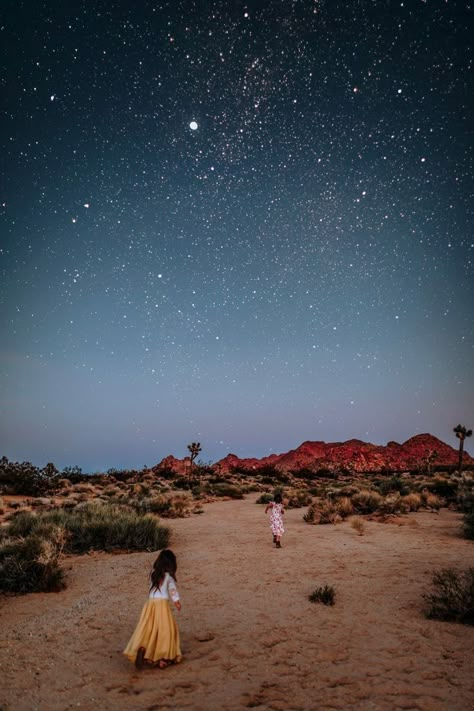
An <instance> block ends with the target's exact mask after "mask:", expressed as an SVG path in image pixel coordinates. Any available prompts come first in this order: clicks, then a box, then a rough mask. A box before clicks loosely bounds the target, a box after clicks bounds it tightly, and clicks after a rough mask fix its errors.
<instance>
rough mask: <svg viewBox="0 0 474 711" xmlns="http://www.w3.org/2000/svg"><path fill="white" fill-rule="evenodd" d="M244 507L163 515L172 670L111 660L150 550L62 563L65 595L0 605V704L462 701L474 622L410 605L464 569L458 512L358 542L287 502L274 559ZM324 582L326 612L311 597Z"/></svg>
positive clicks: (276, 705)
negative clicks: (176, 635) (173, 614)
mask: <svg viewBox="0 0 474 711" xmlns="http://www.w3.org/2000/svg"><path fill="white" fill-rule="evenodd" d="M254 502H255V495H254V496H251V497H248V498H247V499H246V500H244V501H226V502H218V503H213V504H208V505H205V506H204V509H205V513H204V514H203V515H200V516H198V515H194V516H192V517H191V518H187V519H179V520H173V521H171V522H170V525H171V528H172V531H173V540H172V548H173V550H174V551H175V552H176V554H177V557H178V565H179V569H178V582H179V588H180V592H181V596H182V602H183V609H182V611H181V613H178V624H179V627H180V631H181V637H182V648H183V654H184V660H183V663H182V664H181V665H178V666H174V667H170V668H168V669H166V670H162V671H161V670H158V669H145V670H143V671H141V672H137V671H136V670H135V669H134V667H133V666H132V665H131V664H130V663H129V662H128V661H127V660H126V659H125V657H123V656H122V654H121V652H122V649H123V647H124V646H125V644H126V642H127V640H128V637H129V635H130V634H131V632H132V630H133V627H134V625H135V623H136V621H137V618H138V614H139V612H140V610H141V606H142V604H143V602H144V600H145V597H146V592H147V591H146V587H147V574H148V570H149V568H150V565H151V563H152V561H153V560H154V557H155V555H154V554H153V553H145V554H144V553H134V554H117V555H107V554H104V553H97V554H91V555H86V556H81V557H68V558H66V561H65V562H66V566H67V568H68V569H69V572H68V588H67V589H66V590H65V591H63V592H61V593H57V594H54V593H50V594H33V595H28V596H25V597H17V598H5V597H3V598H0V627H1V630H2V637H1V650H0V674H1V685H0V709H1V710H2V711H32V710H33V709H35V710H36V709H37V710H38V711H63V710H65V709H73V708H74V709H76V708H83V709H106V710H108V709H110V710H112V709H114V711H122V710H125V709H127V710H128V709H132V710H133V709H137V710H141V709H147V710H149V711H152V710H153V709H154V710H156V711H158V709H159V710H160V711H166V710H168V709H169V710H170V711H171V710H172V709H173V710H175V709H194V710H196V711H209V710H214V709H215V710H221V709H222V710H227V709H229V710H232V709H245V708H254V709H275V710H285V711H293V710H294V711H297V710H298V711H299V710H305V711H306V710H312V709H314V710H318V711H321V710H325V709H348V708H350V709H360V710H361V711H366V710H371V709H372V710H377V711H393V710H395V709H406V710H410V711H411V710H414V709H420V710H422V711H438V710H440V711H441V710H444V709H450V711H465V710H467V709H472V708H474V675H473V673H472V652H473V650H474V628H472V627H466V626H462V625H456V624H450V623H444V622H436V621H429V620H426V618H425V617H424V616H423V614H422V611H421V607H422V593H423V591H424V590H426V589H427V588H428V587H429V586H430V580H431V573H432V571H433V570H434V569H439V568H440V567H447V566H454V567H456V568H465V567H467V566H468V565H474V547H473V544H472V542H470V541H467V540H465V539H463V538H461V537H459V527H460V521H461V515H460V514H458V513H456V512H452V511H447V510H443V511H441V512H440V513H439V514H433V513H426V512H424V513H417V514H410V516H407V517H405V518H403V519H399V521H398V524H397V523H391V524H381V523H377V522H368V524H367V530H366V533H365V535H364V536H358V535H357V534H356V532H355V531H354V530H353V529H352V528H351V526H350V525H349V523H347V522H346V523H343V524H339V525H336V526H331V525H328V526H310V525H308V524H305V523H304V522H303V520H302V515H303V512H304V510H303V509H294V510H290V511H288V512H287V514H286V516H287V521H286V523H287V533H286V534H285V536H284V537H283V548H282V549H281V550H277V549H275V548H273V546H272V543H271V536H270V530H269V528H268V524H267V521H266V518H265V516H264V514H263V508H262V507H261V506H256V505H255V503H254ZM326 583H328V584H330V585H333V586H334V587H335V589H336V604H335V606H334V607H325V606H323V605H317V604H312V603H310V602H309V600H308V595H309V594H310V593H311V592H312V591H313V590H314V588H315V587H317V586H319V585H324V584H326Z"/></svg>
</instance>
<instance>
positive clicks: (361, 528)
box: [351, 516, 365, 536]
mask: <svg viewBox="0 0 474 711" xmlns="http://www.w3.org/2000/svg"><path fill="white" fill-rule="evenodd" d="M351 526H352V528H353V529H354V531H357V533H358V534H359V536H363V535H364V533H365V521H364V520H363V519H362V518H360V516H353V517H352V518H351Z"/></svg>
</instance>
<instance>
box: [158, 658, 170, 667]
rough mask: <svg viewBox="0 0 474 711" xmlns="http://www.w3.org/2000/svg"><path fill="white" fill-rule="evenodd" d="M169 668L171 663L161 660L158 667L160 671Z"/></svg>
mask: <svg viewBox="0 0 474 711" xmlns="http://www.w3.org/2000/svg"><path fill="white" fill-rule="evenodd" d="M167 666H169V662H167V661H166V659H160V661H159V662H158V667H159V668H160V669H166V667H167Z"/></svg>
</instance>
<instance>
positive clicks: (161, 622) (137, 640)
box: [123, 548, 181, 669]
mask: <svg viewBox="0 0 474 711" xmlns="http://www.w3.org/2000/svg"><path fill="white" fill-rule="evenodd" d="M176 570H177V564H176V556H175V554H174V553H173V551H171V550H170V549H169V548H165V549H164V550H162V551H161V553H160V555H159V556H158V558H157V559H156V560H155V562H154V564H153V568H152V570H151V573H150V592H149V595H148V601H147V602H146V603H145V604H144V606H143V609H142V613H141V615H140V619H139V621H138V624H137V626H136V628H135V632H134V633H133V634H132V636H131V638H130V641H129V643H128V644H127V646H126V647H125V649H124V652H123V653H124V654H125V656H126V657H128V658H129V659H130V661H131V662H135V666H136V667H137V669H141V668H142V667H143V665H144V664H145V662H148V663H150V664H153V665H155V666H156V665H157V666H159V667H160V669H164V668H165V667H167V666H168V665H169V664H173V663H174V664H177V663H178V662H180V661H181V649H180V644H179V630H178V626H177V624H176V622H175V619H174V617H173V613H172V612H171V607H170V600H171V601H172V602H173V603H174V605H175V607H176V608H177V609H178V610H180V609H181V603H180V601H179V593H178V590H177V588H176Z"/></svg>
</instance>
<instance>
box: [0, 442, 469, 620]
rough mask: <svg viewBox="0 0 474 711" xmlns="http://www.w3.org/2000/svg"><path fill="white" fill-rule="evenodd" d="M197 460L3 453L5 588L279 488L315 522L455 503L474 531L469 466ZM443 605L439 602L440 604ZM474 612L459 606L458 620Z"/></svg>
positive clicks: (51, 584)
mask: <svg viewBox="0 0 474 711" xmlns="http://www.w3.org/2000/svg"><path fill="white" fill-rule="evenodd" d="M193 444H195V445H196V447H197V446H198V445H199V443H193ZM194 452H195V450H193V453H194ZM193 453H191V454H193ZM196 456H197V452H196ZM194 459H195V457H193V459H192V467H190V468H189V470H188V472H187V473H186V474H180V473H177V472H174V471H173V470H172V469H169V468H167V467H161V466H158V467H154V468H147V467H144V468H143V469H141V470H116V469H110V470H108V471H107V472H106V473H99V474H94V475H87V474H83V473H82V472H81V470H80V469H79V468H78V467H69V468H67V469H63V470H62V471H59V470H58V469H57V468H56V467H55V465H54V464H52V463H50V464H48V465H46V467H44V468H42V469H40V468H38V467H35V466H33V465H32V464H30V463H29V462H23V463H18V462H10V461H9V460H8V459H7V458H6V457H3V458H2V459H1V460H0V495H1V496H0V521H1V526H0V581H1V582H0V590H2V591H4V592H13V593H26V592H31V591H49V590H59V589H61V588H62V587H64V585H65V584H66V578H65V574H64V570H63V569H62V567H61V557H62V556H63V555H64V554H65V553H73V554H81V553H84V552H86V551H89V550H104V551H111V550H116V549H119V550H127V551H131V550H158V549H160V548H163V547H165V546H166V545H168V541H169V535H170V531H169V528H168V527H167V526H164V525H163V524H162V519H172V518H179V517H185V516H191V515H194V514H200V513H203V512H204V509H203V504H204V503H208V502H212V501H214V500H217V499H222V498H227V499H242V498H243V497H244V496H245V495H249V494H254V495H255V501H256V503H257V504H260V505H265V504H267V503H268V502H269V501H270V500H272V498H273V497H274V495H275V493H276V492H279V493H280V494H281V495H282V498H283V501H284V504H285V506H286V507H287V508H304V512H303V513H302V517H303V520H304V521H305V522H306V523H308V524H312V525H321V524H338V523H340V522H343V521H345V520H348V521H349V524H350V526H351V528H352V529H353V531H354V532H355V533H356V534H357V535H359V536H363V535H365V533H366V530H367V529H366V521H367V520H376V521H381V522H383V521H386V520H389V519H390V518H392V517H399V516H404V515H406V514H409V513H410V512H416V511H420V510H424V511H427V512H431V513H434V514H436V513H437V512H438V511H439V509H440V508H441V507H446V506H447V507H450V508H453V509H456V510H458V511H460V512H461V513H462V514H463V526H462V528H461V530H460V535H464V536H465V537H466V538H470V539H473V538H474V477H473V475H472V473H471V472H468V471H464V472H448V471H446V472H439V471H438V472H436V473H434V472H433V473H432V472H427V471H426V470H424V471H423V472H422V473H420V472H405V473H400V472H396V473H390V472H380V473H378V474H374V473H367V474H354V472H348V471H346V470H344V469H341V470H337V469H333V470H330V471H329V470H327V471H326V470H324V471H311V470H308V469H302V470H296V471H288V472H282V471H280V470H278V469H277V468H275V467H272V466H265V467H263V468H261V469H258V470H245V469H243V468H236V469H234V470H232V471H231V472H230V473H225V474H224V473H221V472H219V471H218V470H217V471H216V469H215V468H213V467H212V466H211V465H205V464H202V463H195V462H194ZM446 581H448V582H446ZM441 583H442V584H443V585H444V587H445V588H446V587H449V586H450V587H449V589H450V590H451V591H452V590H453V589H454V583H453V581H452V578H449V575H448V576H447V577H446V575H445V576H444V577H443V576H441V577H440V578H439V579H437V581H436V584H438V585H441ZM448 583H449V585H448ZM327 587H328V586H326V588H327ZM316 592H317V591H316ZM316 592H315V594H314V596H313V601H320V602H325V599H326V598H327V599H328V600H329V599H330V597H331V596H330V593H329V592H328V590H327V589H326V590H325V592H321V591H320V592H319V593H317V594H316ZM319 595H321V598H325V599H319V598H318V596H319ZM443 595H444V597H443V599H444V600H446V599H447V596H446V594H445V592H444V593H443ZM333 601H334V598H333V597H332V602H325V604H333ZM432 602H433V601H432ZM446 605H447V606H448V607H449V605H451V602H449V604H448V603H446ZM453 607H454V606H453ZM439 608H440V604H438V603H437V604H436V605H435V604H434V602H433V604H432V608H431V609H432V610H435V609H436V610H439ZM430 616H432V617H436V616H439V615H438V613H437V612H436V613H435V612H431V613H430ZM468 617H469V616H468V615H467V617H466V615H461V614H458V613H456V614H454V615H453V616H452V619H457V620H461V619H462V621H465V620H466V619H467V618H468ZM446 619H448V618H447V617H446Z"/></svg>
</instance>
